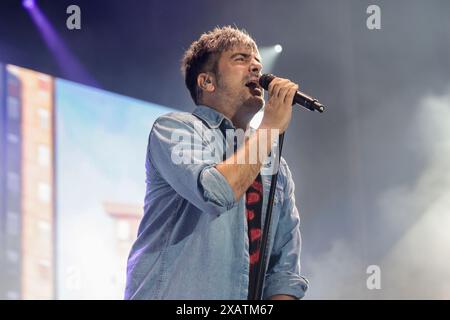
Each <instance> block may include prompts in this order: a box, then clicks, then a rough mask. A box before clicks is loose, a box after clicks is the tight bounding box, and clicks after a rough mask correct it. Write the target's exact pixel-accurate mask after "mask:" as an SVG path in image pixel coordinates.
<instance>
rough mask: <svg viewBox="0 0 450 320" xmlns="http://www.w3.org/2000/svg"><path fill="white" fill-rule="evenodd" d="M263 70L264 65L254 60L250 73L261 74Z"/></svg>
mask: <svg viewBox="0 0 450 320" xmlns="http://www.w3.org/2000/svg"><path fill="white" fill-rule="evenodd" d="M261 70H262V64H261V63H260V62H258V61H257V60H255V59H253V61H252V64H251V65H250V71H251V72H252V73H256V74H258V75H259V74H260V73H261Z"/></svg>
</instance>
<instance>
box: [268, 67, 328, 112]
mask: <svg viewBox="0 0 450 320" xmlns="http://www.w3.org/2000/svg"><path fill="white" fill-rule="evenodd" d="M274 79H281V78H277V77H275V76H274V75H273V74H263V75H262V76H261V77H260V78H259V85H260V86H261V87H262V88H264V90H269V87H270V83H271V82H272V81H273V80H274ZM295 103H297V104H299V105H301V106H303V107H305V108H306V109H309V110H311V111H319V112H324V111H325V106H324V105H323V104H321V103H319V101H317V99H315V98H313V97H310V96H308V95H306V94H304V93H303V92H300V91H297V92H296V93H295V95H294V99H293V104H295Z"/></svg>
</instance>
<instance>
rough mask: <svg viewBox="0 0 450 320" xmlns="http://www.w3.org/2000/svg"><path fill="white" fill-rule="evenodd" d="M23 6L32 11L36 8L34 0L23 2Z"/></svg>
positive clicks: (24, 0)
mask: <svg viewBox="0 0 450 320" xmlns="http://www.w3.org/2000/svg"><path fill="white" fill-rule="evenodd" d="M22 5H23V6H24V7H25V8H27V9H32V8H34V5H35V3H34V0H23V1H22Z"/></svg>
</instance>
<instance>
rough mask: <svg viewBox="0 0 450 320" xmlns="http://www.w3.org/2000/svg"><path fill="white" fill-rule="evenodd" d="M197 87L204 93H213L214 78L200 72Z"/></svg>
mask: <svg viewBox="0 0 450 320" xmlns="http://www.w3.org/2000/svg"><path fill="white" fill-rule="evenodd" d="M197 86H198V87H199V88H201V89H202V90H204V91H207V92H213V91H214V90H215V88H216V87H215V86H214V77H213V76H212V75H210V74H208V73H205V72H202V73H200V74H199V75H198V76H197Z"/></svg>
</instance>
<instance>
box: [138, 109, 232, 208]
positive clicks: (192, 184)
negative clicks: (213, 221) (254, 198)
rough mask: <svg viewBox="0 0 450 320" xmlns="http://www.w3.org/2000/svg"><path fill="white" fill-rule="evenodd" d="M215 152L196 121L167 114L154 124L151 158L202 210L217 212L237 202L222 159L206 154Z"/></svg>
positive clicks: (181, 191) (150, 137)
mask: <svg viewBox="0 0 450 320" xmlns="http://www.w3.org/2000/svg"><path fill="white" fill-rule="evenodd" d="M178 138H180V139H178ZM213 151H214V150H213V146H212V145H211V143H208V141H205V139H204V137H203V136H202V133H201V132H198V130H196V128H195V127H194V125H193V124H191V123H188V122H186V121H183V120H182V119H178V118H176V117H171V116H170V115H166V116H162V117H160V118H158V119H157V120H156V121H155V123H154V125H153V128H152V130H151V132H150V136H149V143H148V148H147V153H148V154H147V158H148V159H149V160H150V161H151V162H152V164H153V166H154V167H155V168H156V169H157V171H158V173H159V174H160V175H161V176H162V177H163V179H164V180H165V181H167V183H168V184H169V185H170V186H171V187H172V188H173V189H174V190H175V191H176V192H177V193H178V194H179V195H180V196H181V197H183V198H184V199H186V200H187V201H189V202H190V203H192V204H193V205H194V206H196V207H197V208H199V209H200V210H201V211H203V212H207V213H211V214H215V215H217V214H221V213H223V212H225V211H227V210H230V209H231V208H232V207H234V206H235V205H236V202H235V198H234V193H233V190H232V189H231V186H230V185H229V183H228V182H227V180H226V179H225V177H224V176H223V175H222V174H221V173H220V172H219V171H218V170H217V169H216V168H215V165H216V164H218V163H220V162H221V158H220V157H218V156H216V157H208V156H206V157H205V155H208V154H209V155H210V154H213V153H214V152H213ZM216 151H217V150H216ZM180 152H181V153H182V154H181V156H180Z"/></svg>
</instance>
